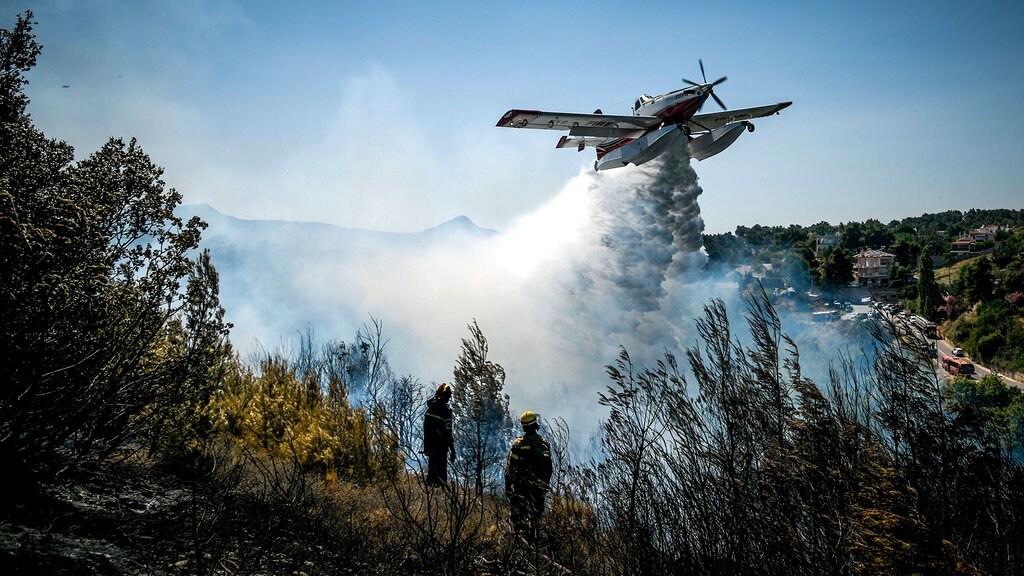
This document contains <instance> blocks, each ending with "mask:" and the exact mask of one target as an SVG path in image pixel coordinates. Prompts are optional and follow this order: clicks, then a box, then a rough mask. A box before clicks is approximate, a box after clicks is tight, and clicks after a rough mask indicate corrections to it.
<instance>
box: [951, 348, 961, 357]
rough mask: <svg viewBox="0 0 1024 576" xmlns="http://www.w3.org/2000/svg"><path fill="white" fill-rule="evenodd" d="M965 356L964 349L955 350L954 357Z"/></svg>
mask: <svg viewBox="0 0 1024 576" xmlns="http://www.w3.org/2000/svg"><path fill="white" fill-rule="evenodd" d="M963 355H964V349H963V348H953V356H963Z"/></svg>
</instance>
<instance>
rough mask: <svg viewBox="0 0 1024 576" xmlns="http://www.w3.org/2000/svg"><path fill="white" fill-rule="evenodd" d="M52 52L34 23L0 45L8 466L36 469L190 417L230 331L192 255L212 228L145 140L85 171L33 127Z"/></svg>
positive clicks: (119, 143)
mask: <svg viewBox="0 0 1024 576" xmlns="http://www.w3.org/2000/svg"><path fill="white" fill-rule="evenodd" d="M40 49H41V47H40V46H39V45H38V44H37V43H36V42H35V40H34V37H33V34H32V22H31V13H26V14H25V15H24V16H23V17H19V18H18V21H17V24H16V25H15V27H14V28H13V30H11V31H7V30H4V31H3V32H2V35H0V51H2V54H0V63H2V66H3V70H2V80H0V90H2V94H0V105H2V107H3V108H2V109H0V119H2V122H0V142H2V146H0V237H2V242H0V278H2V280H0V282H2V290H0V324H2V328H0V354H2V356H3V358H4V365H5V370H4V375H3V382H2V385H0V454H2V455H3V456H4V457H6V458H9V459H10V461H11V462H13V463H14V467H15V468H16V470H17V471H19V472H23V473H32V472H33V471H42V470H52V469H53V467H54V466H60V465H62V464H60V463H59V462H58V461H59V460H60V459H61V458H67V457H73V458H92V457H97V456H102V455H104V454H108V453H110V452H111V451H113V450H116V449H117V448H118V447H120V446H122V445H124V444H125V443H126V442H128V441H130V440H131V441H138V440H142V439H147V438H148V439H152V440H154V441H155V440H156V439H157V436H158V433H159V432H162V431H164V430H166V426H167V424H168V423H169V422H173V421H174V420H177V419H184V420H187V419H189V418H190V417H191V416H192V415H194V414H195V412H194V410H189V409H187V407H194V406H196V405H201V404H204V403H205V402H206V400H207V398H208V396H209V394H210V392H211V390H212V386H211V378H215V372H214V369H215V367H216V365H217V364H218V363H219V362H221V361H222V359H223V356H224V354H223V353H224V352H225V350H226V348H225V346H224V342H223V340H224V338H225V337H226V334H227V329H228V326H227V324H226V323H225V322H224V321H223V316H222V313H221V311H220V306H219V302H218V299H217V291H218V287H217V279H216V275H215V273H214V271H213V268H212V265H210V262H209V259H208V257H206V256H203V257H202V258H201V260H200V261H199V262H198V263H197V262H196V260H194V259H193V257H192V255H193V253H194V251H195V249H196V248H197V245H198V241H199V237H200V232H201V230H202V228H203V227H204V226H205V224H203V223H202V222H201V221H200V220H199V219H198V218H194V219H192V220H190V221H189V222H182V220H181V219H180V218H178V217H177V216H175V215H174V208H175V207H176V206H177V205H178V204H179V203H180V201H181V195H180V194H179V193H178V192H176V191H175V190H173V189H167V188H165V186H164V182H163V181H162V180H161V179H160V178H161V175H162V169H161V168H159V167H158V166H156V165H155V164H153V163H152V162H151V161H150V159H149V157H148V156H147V155H146V154H145V153H144V152H143V151H142V149H141V148H140V146H139V145H138V143H137V142H136V141H135V140H134V139H133V140H131V141H129V142H127V143H126V142H124V141H123V140H119V139H112V140H110V141H109V142H107V143H106V144H105V145H104V146H103V147H102V148H101V149H100V150H98V151H97V152H95V153H93V154H91V155H89V156H88V157H87V158H86V159H85V160H82V161H80V162H77V163H76V162H73V151H72V149H71V147H70V146H68V145H67V144H65V143H63V142H58V141H55V140H50V139H47V138H46V137H45V136H44V135H43V134H42V133H41V132H39V131H38V130H37V129H35V128H34V126H33V125H32V123H31V120H30V118H29V117H28V115H27V113H26V111H25V106H26V105H27V102H28V100H27V98H26V97H25V95H24V93H23V92H22V89H23V87H24V85H25V84H26V80H25V78H24V73H25V72H27V71H28V69H29V68H30V67H31V66H32V65H34V63H35V57H36V55H38V54H39V51H40ZM186 282H187V283H188V286H187V287H184V286H183V285H182V284H183V283H186ZM58 454H61V456H60V458H58Z"/></svg>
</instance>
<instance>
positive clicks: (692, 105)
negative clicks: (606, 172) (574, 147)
mask: <svg viewBox="0 0 1024 576" xmlns="http://www.w3.org/2000/svg"><path fill="white" fill-rule="evenodd" d="M707 99H708V94H704V95H702V96H698V97H697V98H690V99H689V100H684V101H682V102H680V103H678V104H676V105H674V106H670V107H668V108H665V109H664V110H662V111H661V112H658V117H659V118H663V119H664V120H665V124H666V125H667V124H682V123H684V122H688V121H689V120H690V118H693V115H694V114H696V113H697V110H700V107H701V105H702V104H704V101H705V100H707ZM660 128H661V126H654V127H652V128H651V129H649V130H648V131H647V132H644V134H645V135H646V134H650V133H651V132H654V131H655V130H658V129H660ZM633 140H636V138H620V139H618V140H612V141H611V142H608V143H605V144H601V145H599V146H598V147H597V159H598V160H600V159H601V158H603V157H604V155H605V154H607V153H609V152H611V151H612V150H616V149H618V148H622V147H623V146H625V145H626V144H629V143H630V142H632V141H633Z"/></svg>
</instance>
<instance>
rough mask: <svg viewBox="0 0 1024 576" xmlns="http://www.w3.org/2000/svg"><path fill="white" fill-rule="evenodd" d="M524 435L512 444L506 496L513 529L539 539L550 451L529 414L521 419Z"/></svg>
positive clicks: (506, 480)
mask: <svg viewBox="0 0 1024 576" xmlns="http://www.w3.org/2000/svg"><path fill="white" fill-rule="evenodd" d="M520 423H521V424H522V425H523V435H522V436H520V437H519V438H516V439H515V441H514V442H512V448H511V449H510V450H509V452H508V463H507V464H506V467H505V492H506V493H507V494H508V497H509V504H510V506H511V508H512V510H511V512H512V528H513V529H514V530H515V531H516V532H520V533H528V534H531V535H536V530H537V528H538V526H539V523H540V517H541V515H542V514H543V513H544V497H545V495H546V494H547V491H548V482H550V481H551V447H550V446H549V445H548V442H547V440H545V439H544V437H543V436H541V435H540V434H539V433H538V432H537V430H538V429H539V427H540V423H539V421H538V417H537V414H536V413H534V412H532V411H529V410H528V411H526V412H524V413H523V415H522V417H521V418H520Z"/></svg>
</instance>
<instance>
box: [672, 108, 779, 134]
mask: <svg viewBox="0 0 1024 576" xmlns="http://www.w3.org/2000/svg"><path fill="white" fill-rule="evenodd" d="M790 104H792V102H779V103H778V104H769V105H767V106H755V107H753V108H738V109H736V110H722V111H721V112H712V113H710V114H697V115H695V116H694V117H693V118H690V120H689V121H687V123H686V126H687V127H688V128H689V129H690V132H707V131H708V130H714V129H715V128H718V127H720V126H725V125H726V124H728V123H730V122H736V121H739V120H750V119H752V118H763V117H765V116H771V115H772V114H778V113H779V111H780V110H782V109H784V108H788V107H789V105H790Z"/></svg>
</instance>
